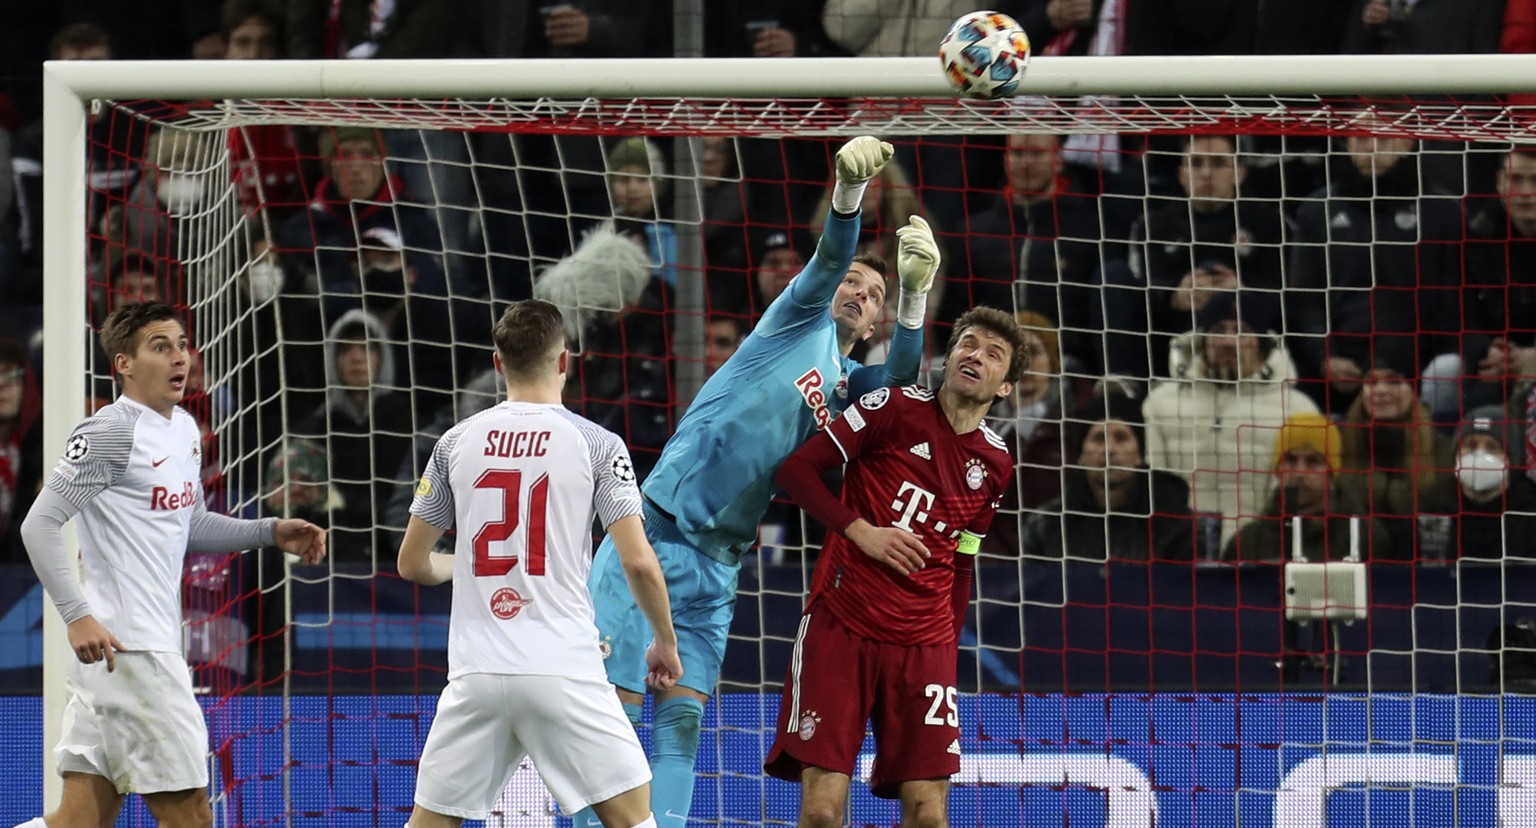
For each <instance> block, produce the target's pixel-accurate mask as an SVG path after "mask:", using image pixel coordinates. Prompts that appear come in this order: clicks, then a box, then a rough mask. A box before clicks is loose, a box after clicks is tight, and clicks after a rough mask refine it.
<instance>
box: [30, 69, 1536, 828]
mask: <svg viewBox="0 0 1536 828" xmlns="http://www.w3.org/2000/svg"><path fill="white" fill-rule="evenodd" d="M1023 91H1024V92H1026V93H1027V94H1029V95H1042V96H1059V97H1067V98H1077V97H1080V96H1084V95H1124V96H1134V95H1145V96H1156V97H1161V98H1168V97H1174V98H1179V97H1188V98H1194V97H1205V98H1212V97H1214V98H1221V97H1225V96H1242V95H1255V96H1269V95H1277V94H1295V95H1396V94H1436V93H1440V94H1451V95H1456V94H1463V95H1487V94H1490V93H1495V92H1536V55H1391V56H1364V55H1329V56H1290V57H1285V56H1242V57H1214V56H1201V57H1077V58H1073V57H1048V58H1038V59H1036V60H1034V61H1033V62H1032V65H1031V66H1030V69H1029V75H1028V78H1027V79H1026V81H1025V83H1024V87H1023ZM43 93H44V95H43V100H44V130H45V132H44V134H45V150H44V157H43V170H44V176H45V178H44V180H45V181H46V182H47V186H46V190H45V193H44V201H43V207H44V214H45V216H46V217H47V221H46V223H45V227H44V237H43V238H44V271H43V272H44V283H45V287H44V310H43V314H44V316H43V319H44V325H45V330H46V331H47V332H48V333H47V336H46V342H47V348H46V352H45V355H44V368H45V384H44V391H43V404H44V410H45V411H46V412H47V417H46V419H45V422H44V431H43V443H44V449H43V451H44V454H45V456H46V457H49V458H52V457H56V456H57V455H58V454H59V452H60V451H61V450H62V449H63V445H64V442H65V441H66V440H67V439H68V436H69V433H70V431H71V430H72V429H73V428H74V426H75V425H76V424H77V423H78V422H79V420H80V418H81V417H82V416H83V414H84V407H85V396H86V377H85V376H84V374H82V373H76V372H77V371H81V368H82V366H84V365H85V364H86V359H87V353H86V350H85V349H86V340H85V338H84V337H82V336H81V335H80V334H81V332H82V331H83V330H85V326H86V321H87V320H86V305H87V291H86V279H85V265H86V260H87V227H86V205H87V188H86V172H87V170H86V163H87V145H86V141H87V130H86V124H87V110H88V108H89V107H91V106H93V105H96V104H93V102H97V101H101V100H141V99H161V100H223V99H237V98H281V99H324V98H390V99H401V98H437V99H442V98H466V99H470V98H495V99H513V100H516V99H538V98H550V99H557V100H562V99H563V100H570V99H576V100H580V99H588V98H594V99H595V98H602V99H610V100H611V99H624V98H632V97H647V98H678V97H683V98H686V97H697V98H715V99H718V98H721V97H740V98H775V99H806V98H822V97H834V98H835V97H854V98H930V99H932V98H946V97H952V96H953V92H952V91H951V90H950V88H949V86H948V85H947V83H946V81H945V80H944V78H943V76H942V74H941V72H940V71H939V67H938V66H937V65H936V64H935V61H934V59H933V58H932V57H909V58H775V59H771V60H763V59H753V58H656V59H631V60H455V61H405V60H368V61H270V62H260V63H255V62H245V61H192V60H181V61H69V62H61V61H49V62H46V63H44V64H43ZM986 105H987V104H980V106H986ZM951 131H958V130H951ZM1533 140H1536V139H1533ZM67 537H69V538H70V539H71V540H70V541H69V542H70V543H71V545H73V543H74V541H73V534H69V535H67ZM43 612H44V619H43V630H44V660H43V722H44V725H43V728H44V734H43V753H44V764H45V766H46V772H45V773H44V783H43V784H44V804H45V806H46V807H45V810H51V809H52V808H53V807H55V806H56V804H57V803H58V801H59V796H60V792H61V790H62V782H61V781H60V779H59V777H58V776H57V775H56V774H54V773H53V772H52V755H53V754H52V750H53V746H54V745H55V744H56V743H57V741H58V738H59V735H60V720H61V718H62V714H63V705H64V702H65V699H66V691H65V685H64V677H65V669H64V666H65V665H66V664H68V659H70V658H71V657H72V656H71V654H70V652H69V648H68V643H67V638H66V636H65V632H64V627H63V624H62V621H61V619H60V618H59V616H58V614H57V612H56V611H55V610H54V609H53V606H52V604H51V602H47V601H45V602H44V610H43Z"/></svg>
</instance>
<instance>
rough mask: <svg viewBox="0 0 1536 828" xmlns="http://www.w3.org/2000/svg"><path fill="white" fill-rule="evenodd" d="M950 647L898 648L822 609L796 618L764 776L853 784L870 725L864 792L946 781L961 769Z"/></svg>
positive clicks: (889, 794)
mask: <svg viewBox="0 0 1536 828" xmlns="http://www.w3.org/2000/svg"><path fill="white" fill-rule="evenodd" d="M958 660H959V654H958V652H957V650H956V645H955V644H938V645H934V646H929V647H906V646H902V645H900V644H886V643H884V642H880V641H870V640H869V639H866V638H860V637H859V636H856V635H854V634H853V633H852V632H849V630H848V628H847V627H844V626H843V625H842V623H841V622H839V621H838V620H837V619H836V618H834V617H832V614H831V613H829V612H827V611H826V610H825V609H821V610H817V611H816V612H814V613H807V614H806V615H805V616H803V617H801V619H800V632H799V635H797V636H796V638H795V649H794V652H793V654H792V655H791V656H790V662H789V674H788V676H787V677H786V678H785V679H784V692H783V695H782V696H781V697H780V700H779V725H778V731H777V732H776V735H775V736H774V740H773V749H772V750H770V751H769V752H768V760H767V761H766V762H764V763H763V770H765V771H766V772H767V773H769V774H770V775H772V776H776V777H778V778H780V779H787V780H790V781H792V782H798V781H800V772H801V771H802V770H803V769H804V768H805V767H806V766H811V767H817V768H823V769H825V770H829V771H835V772H837V773H846V774H848V775H849V776H852V775H853V773H854V770H855V764H856V763H857V762H858V758H859V748H860V747H861V746H862V745H863V744H864V726H865V723H866V722H871V721H872V723H873V730H874V735H875V766H874V770H873V772H872V773H871V774H870V780H869V787H870V790H871V791H872V792H873V793H874V794H875V795H876V796H880V797H884V798H886V799H895V798H897V797H898V796H900V790H899V788H900V786H901V783H903V782H910V781H913V780H919V779H948V778H949V777H950V776H953V775H954V774H955V773H957V772H958V771H959V770H960V717H959V713H958V711H957V710H956V709H955V673H956V669H957V668H956V662H957V661H958Z"/></svg>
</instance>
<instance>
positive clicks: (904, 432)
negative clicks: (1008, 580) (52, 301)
mask: <svg viewBox="0 0 1536 828" xmlns="http://www.w3.org/2000/svg"><path fill="white" fill-rule="evenodd" d="M823 433H824V434H825V435H826V437H827V438H828V439H830V440H831V441H832V442H833V443H835V444H836V445H837V448H838V450H839V451H841V452H842V455H843V459H844V461H845V462H846V463H847V466H846V469H845V471H844V475H843V492H842V501H843V503H844V504H845V505H847V506H848V507H849V508H850V509H852V510H853V511H854V512H856V513H857V514H858V515H859V516H860V517H862V518H864V519H865V520H867V521H869V522H870V523H872V524H874V525H876V526H895V527H899V528H901V529H906V530H907V531H909V532H912V533H914V534H916V535H917V536H918V537H919V538H920V539H922V541H923V543H924V544H925V545H926V546H927V547H928V551H929V553H931V555H932V557H930V558H929V559H928V562H927V566H926V567H924V568H923V569H922V570H920V571H918V572H916V573H913V574H912V575H911V576H905V575H901V574H900V573H898V572H896V571H895V570H893V569H891V568H890V567H889V566H887V565H885V564H883V563H880V562H878V561H875V560H873V559H871V558H870V557H869V556H868V555H865V554H864V553H863V551H861V550H860V549H859V548H858V547H857V546H855V545H854V543H853V542H852V541H850V540H848V539H847V538H846V537H843V536H842V535H841V534H839V533H834V532H829V533H828V535H827V541H826V544H825V545H824V546H823V547H822V552H821V560H820V562H818V563H817V565H816V574H815V577H814V579H813V581H812V585H811V597H810V600H809V601H808V602H807V604H806V609H807V611H811V610H813V609H827V610H829V611H831V612H832V614H833V615H835V616H837V618H838V619H839V620H841V621H842V622H843V623H844V624H845V625H846V626H847V627H848V628H849V629H850V630H852V631H853V632H854V633H855V634H857V635H860V636H863V637H865V638H868V639H871V640H875V641H885V642H889V643H893V644H905V645H912V646H926V645H933V644H946V643H952V642H954V641H955V623H954V618H953V612H952V610H951V608H950V606H951V604H950V592H951V589H952V587H953V584H954V577H955V564H954V562H955V554H956V552H955V549H956V547H957V546H958V545H959V541H960V533H961V532H971V533H973V534H976V535H984V534H986V532H987V529H988V528H990V527H991V525H992V517H993V515H995V514H996V513H997V508H998V506H999V505H1000V503H1001V500H1002V495H1003V492H1004V491H1005V490H1006V487H1007V486H1008V482H1009V480H1010V479H1011V477H1012V475H1013V458H1012V457H1011V456H1010V455H1009V453H1008V448H1007V446H1006V444H1005V443H1004V442H1003V440H1002V438H1000V437H998V436H997V435H996V434H994V433H993V432H992V431H991V430H990V429H988V428H987V427H986V426H985V425H982V426H981V427H980V428H978V429H976V430H975V431H972V432H969V433H967V434H956V433H955V431H954V428H953V427H951V426H950V424H949V420H947V419H946V418H945V416H944V410H943V408H941V407H940V405H939V401H938V398H937V397H936V396H935V395H934V392H932V391H929V390H928V389H926V388H922V387H918V386H907V387H905V388H880V389H877V390H875V391H871V392H870V393H868V394H865V395H864V396H862V397H860V398H859V400H858V403H857V404H856V405H853V406H850V407H849V408H848V409H847V410H846V411H845V412H844V413H843V416H842V417H840V418H838V419H837V420H835V421H833V423H832V424H831V425H830V426H828V427H827V430H826V431H825V432H823ZM813 439H822V438H821V436H819V435H818V436H817V437H816V438H813Z"/></svg>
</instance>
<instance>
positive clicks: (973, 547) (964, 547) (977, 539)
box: [955, 532, 982, 555]
mask: <svg viewBox="0 0 1536 828" xmlns="http://www.w3.org/2000/svg"><path fill="white" fill-rule="evenodd" d="M981 538H982V536H981V535H976V534H972V533H970V532H961V533H960V545H959V546H957V547H955V552H956V553H958V554H961V555H975V554H977V553H978V552H980V551H981Z"/></svg>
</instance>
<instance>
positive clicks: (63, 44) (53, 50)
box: [48, 23, 112, 59]
mask: <svg viewBox="0 0 1536 828" xmlns="http://www.w3.org/2000/svg"><path fill="white" fill-rule="evenodd" d="M92 46H105V47H107V48H108V49H111V48H112V35H110V34H107V30H106V29H103V28H102V27H100V26H98V25H96V24H95V23H71V24H69V25H68V26H65V27H64V28H62V29H60V30H58V31H57V32H55V33H54V35H53V39H52V40H49V41H48V56H49V57H51V58H54V59H58V57H59V53H60V52H62V51H64V50H65V49H89V48H91V47H92Z"/></svg>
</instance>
